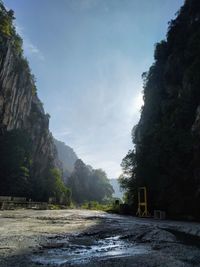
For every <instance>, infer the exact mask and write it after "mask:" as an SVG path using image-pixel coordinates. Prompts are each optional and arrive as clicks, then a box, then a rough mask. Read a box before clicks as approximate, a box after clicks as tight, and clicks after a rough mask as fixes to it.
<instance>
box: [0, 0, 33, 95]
mask: <svg viewBox="0 0 200 267" xmlns="http://www.w3.org/2000/svg"><path fill="white" fill-rule="evenodd" d="M14 20H15V17H14V11H13V10H12V9H11V10H6V8H5V7H4V4H3V2H2V1H0V59H1V58H2V57H3V56H4V55H5V53H6V50H7V49H8V43H9V44H10V45H11V47H12V49H13V51H14V54H15V56H16V58H17V59H18V60H17V62H18V64H17V65H16V70H18V71H19V72H21V71H22V70H23V71H26V72H27V74H28V75H29V77H30V79H31V81H32V85H33V95H34V94H35V93H36V92H37V88H36V86H35V82H36V81H35V78H34V75H33V74H32V73H31V70H30V67H29V64H28V61H27V59H26V58H25V57H24V54H23V40H22V38H21V37H20V36H19V34H18V33H17V32H16V28H15V26H14V24H13V21H14Z"/></svg>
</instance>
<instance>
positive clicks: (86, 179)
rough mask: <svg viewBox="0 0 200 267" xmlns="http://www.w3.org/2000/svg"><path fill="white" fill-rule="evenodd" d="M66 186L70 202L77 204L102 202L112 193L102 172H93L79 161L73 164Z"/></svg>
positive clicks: (99, 170)
mask: <svg viewBox="0 0 200 267" xmlns="http://www.w3.org/2000/svg"><path fill="white" fill-rule="evenodd" d="M67 186H68V187H69V188H70V189H71V191H72V200H73V201H74V202H76V203H78V204H80V203H84V202H85V201H98V202H102V201H104V200H106V199H109V198H111V196H112V193H113V192H114V191H113V188H112V186H111V185H110V183H109V180H108V178H107V176H106V173H105V172H104V171H103V170H101V169H98V170H93V169H92V168H91V167H88V166H86V165H85V164H84V163H83V162H82V160H80V159H78V160H77V161H76V162H75V167H74V171H73V172H72V174H71V176H70V177H69V178H68V180H67Z"/></svg>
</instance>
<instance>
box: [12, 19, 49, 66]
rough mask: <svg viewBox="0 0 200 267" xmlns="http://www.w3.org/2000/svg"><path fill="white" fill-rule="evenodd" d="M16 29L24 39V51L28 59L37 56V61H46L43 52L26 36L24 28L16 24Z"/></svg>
mask: <svg viewBox="0 0 200 267" xmlns="http://www.w3.org/2000/svg"><path fill="white" fill-rule="evenodd" d="M15 28H16V31H17V33H18V34H19V35H20V36H21V37H22V39H23V49H24V54H25V55H26V56H27V57H32V56H35V57H37V59H39V60H41V61H44V60H45V58H44V55H43V54H42V52H41V51H40V50H39V48H38V47H37V46H36V45H34V44H33V43H32V42H31V41H30V39H29V38H28V37H27V36H26V35H25V34H24V28H23V27H21V26H20V25H18V24H15Z"/></svg>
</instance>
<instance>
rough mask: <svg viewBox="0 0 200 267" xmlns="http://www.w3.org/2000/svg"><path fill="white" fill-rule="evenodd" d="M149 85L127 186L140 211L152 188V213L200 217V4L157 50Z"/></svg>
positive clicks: (195, 1)
mask: <svg viewBox="0 0 200 267" xmlns="http://www.w3.org/2000/svg"><path fill="white" fill-rule="evenodd" d="M154 58H155V62H154V64H153V65H152V66H151V67H150V69H149V71H148V72H147V73H144V74H143V80H144V106H143V108H142V112H141V118H140V121H139V123H138V125H137V126H135V127H134V128H133V133H132V137H133V142H134V144H135V148H134V149H133V150H132V151H129V153H128V154H127V156H126V157H125V158H124V159H123V161H122V168H123V170H124V174H123V175H122V176H121V177H120V181H121V186H122V187H123V188H124V189H125V190H126V198H127V202H129V203H131V204H132V205H133V203H134V205H135V208H136V206H137V198H136V193H137V187H138V186H146V187H147V190H148V203H149V209H150V211H152V210H153V209H162V210H165V211H166V212H167V214H168V215H170V216H176V217H177V216H179V217H181V216H182V217H183V216H189V215H190V216H193V217H196V218H197V217H200V167H199V166H200V162H199V159H200V131H199V130H200V120H199V118H200V1H199V0H186V1H185V4H184V6H183V7H182V8H181V9H180V11H179V12H178V14H177V17H176V19H175V20H172V21H171V22H170V23H169V29H168V33H167V37H166V40H163V41H161V42H160V43H158V44H156V48H155V54H154Z"/></svg>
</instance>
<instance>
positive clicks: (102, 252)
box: [32, 236, 149, 266]
mask: <svg viewBox="0 0 200 267" xmlns="http://www.w3.org/2000/svg"><path fill="white" fill-rule="evenodd" d="M60 242H61V240H60ZM62 244H64V246H63V247H62V248H55V247H54V248H51V249H43V250H42V251H40V252H38V253H36V254H35V255H34V256H33V257H32V262H34V263H37V264H40V265H50V266H62V265H63V264H80V265H81V264H83V263H87V262H90V261H91V260H94V259H95V258H96V259H97V258H106V257H108V258H111V257H123V256H124V257H125V256H128V255H132V256H133V255H137V254H145V253H148V252H149V250H148V249H147V247H145V246H144V245H134V244H130V243H129V242H128V241H125V240H123V239H121V238H120V236H114V237H109V238H104V239H99V240H95V239H94V238H91V237H82V236H81V237H74V238H73V239H72V240H70V239H69V240H65V242H63V240H62Z"/></svg>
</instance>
